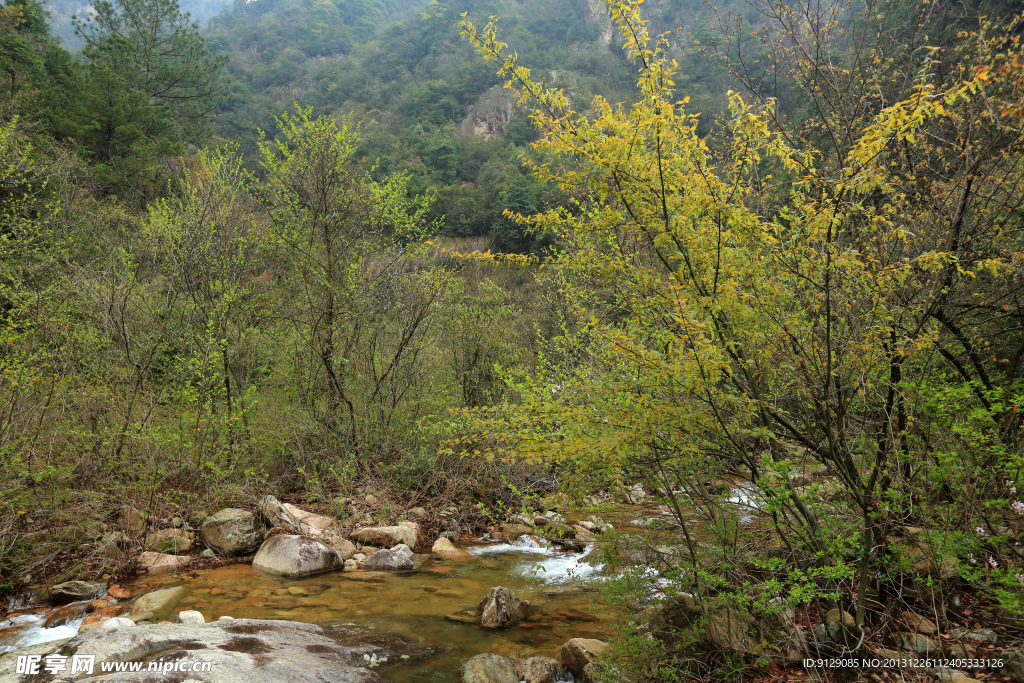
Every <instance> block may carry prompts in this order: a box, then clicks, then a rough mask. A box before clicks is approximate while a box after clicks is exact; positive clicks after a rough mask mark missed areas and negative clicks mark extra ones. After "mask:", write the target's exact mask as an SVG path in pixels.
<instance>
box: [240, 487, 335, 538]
mask: <svg viewBox="0 0 1024 683" xmlns="http://www.w3.org/2000/svg"><path fill="white" fill-rule="evenodd" d="M259 513H260V517H262V518H263V520H264V521H265V522H266V523H267V525H268V526H272V527H275V526H276V527H280V528H282V529H284V530H285V531H288V532H291V533H293V534H298V535H300V536H322V535H323V534H325V533H326V532H327V530H328V529H330V528H331V527H332V526H334V524H335V522H336V521H337V520H335V519H334V518H332V517H325V516H324V515H318V514H316V513H315V512H309V511H308V510H303V509H302V508H297V507H295V506H294V505H292V504H290V503H282V502H281V501H279V500H278V499H277V498H274V497H273V496H266V497H264V498H263V500H262V501H260V505H259Z"/></svg>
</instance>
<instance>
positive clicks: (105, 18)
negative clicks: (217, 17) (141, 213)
mask: <svg viewBox="0 0 1024 683" xmlns="http://www.w3.org/2000/svg"><path fill="white" fill-rule="evenodd" d="M75 32H76V33H77V34H78V35H79V36H80V37H81V38H82V39H83V40H84V41H85V43H86V47H85V54H86V57H87V58H88V59H89V60H90V61H93V62H95V61H101V62H105V63H109V64H110V65H111V66H112V67H113V68H116V69H118V70H119V72H120V73H122V74H123V75H125V77H126V78H129V79H130V81H131V83H132V84H133V85H134V86H135V87H136V88H138V89H139V90H140V91H141V92H143V93H144V94H145V96H146V97H147V98H149V103H150V104H151V105H152V106H154V107H163V108H167V109H169V110H170V111H171V115H172V118H173V119H174V121H175V122H176V123H177V124H178V126H180V131H179V134H180V135H181V137H182V139H183V140H185V141H188V142H196V141H198V140H200V139H201V138H202V135H203V134H204V133H205V131H206V127H205V125H203V123H204V122H203V119H204V117H205V116H206V115H208V114H209V113H210V112H212V111H213V110H214V109H215V108H216V107H217V106H218V105H219V104H220V101H221V99H222V97H223V95H224V93H225V90H226V87H227V81H226V79H225V76H224V74H223V67H224V64H225V61H226V58H225V57H217V56H214V55H213V54H212V53H211V52H210V50H209V49H208V48H207V47H206V44H205V43H204V41H203V38H202V36H200V35H199V25H198V24H196V23H194V22H193V21H192V20H191V17H190V16H189V15H188V14H187V13H186V14H182V13H181V12H180V10H179V9H178V3H177V0H117V1H116V2H114V3H111V2H108V1H106V0H103V1H101V2H98V3H97V4H96V14H95V16H93V17H91V18H89V19H86V20H85V21H82V20H80V19H76V20H75Z"/></svg>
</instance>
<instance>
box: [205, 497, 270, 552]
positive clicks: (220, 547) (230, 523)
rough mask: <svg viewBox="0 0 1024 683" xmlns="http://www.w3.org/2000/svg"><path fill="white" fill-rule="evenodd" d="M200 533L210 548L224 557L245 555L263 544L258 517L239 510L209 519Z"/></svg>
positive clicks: (218, 514)
mask: <svg viewBox="0 0 1024 683" xmlns="http://www.w3.org/2000/svg"><path fill="white" fill-rule="evenodd" d="M199 533H200V535H201V536H202V537H203V541H205V542H206V544H207V545H208V546H210V547H211V548H213V549H214V550H216V551H217V552H218V553H220V554H222V555H245V554H247V553H251V552H252V551H254V550H256V549H257V548H259V547H260V543H262V542H263V532H262V530H261V529H259V528H257V522H256V515H254V514H252V513H251V512H248V511H246V510H239V509H238V508H227V509H224V510H221V511H220V512H218V513H216V514H213V515H211V516H209V517H207V518H206V519H205V520H204V521H203V526H202V528H201V529H200V531H199Z"/></svg>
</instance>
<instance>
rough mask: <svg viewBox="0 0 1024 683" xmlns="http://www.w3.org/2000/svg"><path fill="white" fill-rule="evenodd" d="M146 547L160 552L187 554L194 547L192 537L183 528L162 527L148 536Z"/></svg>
mask: <svg viewBox="0 0 1024 683" xmlns="http://www.w3.org/2000/svg"><path fill="white" fill-rule="evenodd" d="M146 548H147V549H149V550H154V551H156V552H158V553H170V554H172V555H178V554H185V553H187V552H188V551H189V550H191V549H192V539H191V538H189V537H188V534H186V533H185V532H184V531H182V530H181V529H160V530H159V531H154V532H153V533H151V534H150V535H149V537H148V538H146Z"/></svg>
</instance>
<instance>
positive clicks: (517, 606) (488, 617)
mask: <svg viewBox="0 0 1024 683" xmlns="http://www.w3.org/2000/svg"><path fill="white" fill-rule="evenodd" d="M529 607H530V603H528V602H525V601H523V600H520V599H519V596H518V595H516V594H515V592H513V591H512V590H511V589H508V588H505V587H504V586H495V587H494V588H492V589H491V590H489V591H487V595H485V596H484V599H483V600H481V601H480V604H479V605H478V606H477V608H476V611H477V614H479V615H480V625H481V626H483V627H484V628H506V627H508V626H512V625H513V624H516V623H518V622H519V621H520V620H521V619H522V618H523V614H524V611H525V610H528V609H529Z"/></svg>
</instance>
